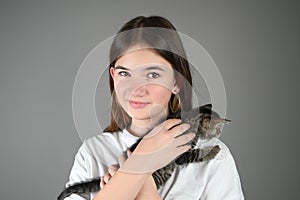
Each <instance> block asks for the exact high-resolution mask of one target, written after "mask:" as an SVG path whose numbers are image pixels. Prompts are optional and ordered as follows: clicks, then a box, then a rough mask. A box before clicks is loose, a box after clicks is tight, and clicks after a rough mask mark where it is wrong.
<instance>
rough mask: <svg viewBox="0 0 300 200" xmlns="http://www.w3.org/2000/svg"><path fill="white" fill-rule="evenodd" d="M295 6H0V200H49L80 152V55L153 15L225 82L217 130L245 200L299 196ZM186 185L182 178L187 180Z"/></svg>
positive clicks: (168, 3)
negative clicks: (76, 90)
mask: <svg viewBox="0 0 300 200" xmlns="http://www.w3.org/2000/svg"><path fill="white" fill-rule="evenodd" d="M299 9H300V4H299V1H281V2H279V1H248V2H245V1H213V2H210V1H185V2H183V1H162V2H161V1H154V0H151V1H149V0H148V1H122V3H118V2H117V1H112V0H110V1H108V3H103V2H100V1H26V2H25V1H1V3H0V28H1V32H0V113H1V115H0V128H1V129H0V131H1V140H0V199H28V200H29V199H30V200H32V199H55V198H56V196H57V194H58V193H59V192H60V191H61V189H62V188H63V186H64V184H65V182H66V181H67V178H68V174H69V171H70V168H71V166H72V163H73V159H74V155H75V153H76V152H77V150H78V147H79V146H80V144H81V140H80V138H79V136H78V134H77V132H76V129H75V126H74V122H73V117H72V88H73V83H74V79H75V76H76V73H77V70H78V68H79V66H80V64H81V63H82V61H83V59H84V58H85V57H86V55H87V54H88V53H89V52H90V51H91V50H92V49H93V48H94V47H95V46H96V45H97V44H99V43H100V42H101V41H103V40H105V39H106V38H108V37H110V36H112V35H113V34H114V33H115V32H116V31H117V30H118V29H119V28H120V27H121V25H122V24H123V23H124V22H126V21H127V20H129V19H131V18H132V17H135V16H137V15H150V14H159V15H162V16H165V17H167V18H169V19H170V20H171V21H172V22H173V23H174V24H175V26H176V27H177V28H178V30H179V31H180V32H182V33H185V34H187V35H189V36H190V37H192V38H194V39H195V40H196V41H197V42H199V43H200V44H201V45H202V46H203V47H204V48H205V49H206V50H207V51H208V53H209V54H210V55H211V57H212V58H213V60H214V61H215V63H216V64H217V66H218V67H219V70H220V72H221V74H222V77H223V80H224V84H225V88H226V93H227V116H228V117H229V118H231V119H232V120H233V123H232V124H230V125H228V126H226V127H225V128H224V129H223V136H222V139H223V141H224V142H225V143H226V144H227V145H228V146H229V147H230V149H231V151H232V154H233V155H234V157H235V159H236V163H237V166H238V170H239V172H240V176H241V180H242V185H243V189H244V193H245V196H246V199H251V200H252V199H264V200H266V199H296V198H297V196H298V195H297V194H299V192H298V191H299V186H300V185H299V171H298V169H299V167H300V162H299V155H298V153H299V150H298V147H299V130H298V124H299V119H300V118H299V108H298V102H299V100H300V99H299V91H300V90H299V89H300V87H299V83H298V79H299V78H298V77H299V69H298V68H299V60H298V59H299V47H300V41H299V35H300V27H299V19H300V12H299ZM187 178H188V177H187Z"/></svg>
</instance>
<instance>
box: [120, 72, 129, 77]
mask: <svg viewBox="0 0 300 200" xmlns="http://www.w3.org/2000/svg"><path fill="white" fill-rule="evenodd" d="M118 74H119V75H120V76H122V77H129V76H130V74H129V73H128V72H125V71H120V72H119V73H118Z"/></svg>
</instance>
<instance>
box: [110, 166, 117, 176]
mask: <svg viewBox="0 0 300 200" xmlns="http://www.w3.org/2000/svg"><path fill="white" fill-rule="evenodd" d="M116 171H118V167H117V166H116V165H111V166H110V167H109V168H108V173H109V174H110V175H111V176H113V175H114V174H115V173H116Z"/></svg>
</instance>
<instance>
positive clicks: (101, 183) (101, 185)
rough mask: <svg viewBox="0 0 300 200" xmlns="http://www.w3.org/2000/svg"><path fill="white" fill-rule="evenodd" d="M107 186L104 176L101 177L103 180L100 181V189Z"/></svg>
mask: <svg viewBox="0 0 300 200" xmlns="http://www.w3.org/2000/svg"><path fill="white" fill-rule="evenodd" d="M104 185H105V182H104V179H103V176H102V177H101V180H100V188H101V189H102V188H103V187H104Z"/></svg>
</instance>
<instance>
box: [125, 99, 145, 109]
mask: <svg viewBox="0 0 300 200" xmlns="http://www.w3.org/2000/svg"><path fill="white" fill-rule="evenodd" d="M129 104H130V106H132V107H133V108H143V107H145V106H147V105H148V104H150V103H148V102H141V101H132V100H129Z"/></svg>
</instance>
